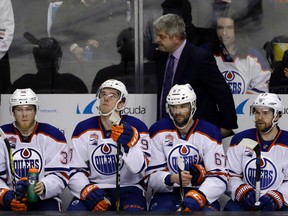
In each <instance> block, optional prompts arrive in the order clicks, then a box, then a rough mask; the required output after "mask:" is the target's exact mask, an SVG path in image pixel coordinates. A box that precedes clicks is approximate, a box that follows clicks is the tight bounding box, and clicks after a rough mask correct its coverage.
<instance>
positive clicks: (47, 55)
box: [11, 33, 88, 93]
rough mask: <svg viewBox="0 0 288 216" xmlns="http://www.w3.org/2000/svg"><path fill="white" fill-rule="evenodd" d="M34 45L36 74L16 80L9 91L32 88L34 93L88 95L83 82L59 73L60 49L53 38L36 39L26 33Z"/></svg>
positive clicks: (67, 74)
mask: <svg viewBox="0 0 288 216" xmlns="http://www.w3.org/2000/svg"><path fill="white" fill-rule="evenodd" d="M25 36H26V37H27V38H28V39H29V40H30V42H31V43H32V44H33V45H34V47H33V56H34V60H35V63H36V67H37V73H36V74H24V75H23V76H22V77H20V78H19V79H17V80H16V81H15V82H14V83H13V85H12V87H11V89H12V91H15V90H16V89H18V88H32V89H34V91H35V92H36V93H88V89H87V87H86V85H85V84H84V82H83V81H82V80H81V79H80V78H78V77H77V76H75V75H73V74H69V73H64V74H61V73H59V68H60V63H61V58H62V48H61V46H60V45H59V43H58V42H57V41H56V40H55V39H54V38H41V39H39V40H38V39H36V38H35V37H34V36H33V35H31V34H28V33H26V34H25Z"/></svg>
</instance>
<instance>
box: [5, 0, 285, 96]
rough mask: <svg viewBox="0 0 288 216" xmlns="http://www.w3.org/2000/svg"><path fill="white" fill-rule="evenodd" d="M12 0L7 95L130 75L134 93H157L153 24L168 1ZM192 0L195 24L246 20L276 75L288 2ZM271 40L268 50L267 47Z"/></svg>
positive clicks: (66, 89)
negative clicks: (226, 17) (225, 14)
mask: <svg viewBox="0 0 288 216" xmlns="http://www.w3.org/2000/svg"><path fill="white" fill-rule="evenodd" d="M11 2H12V5H13V11H14V20H15V31H14V39H13V41H12V43H11V46H10V48H9V52H8V53H9V62H10V70H9V69H8V70H7V69H5V72H6V73H9V72H10V79H11V84H12V86H11V88H9V90H7V91H6V92H2V93H11V92H13V90H14V89H15V88H23V87H30V88H32V89H34V90H35V92H36V93H95V92H96V91H97V88H98V87H99V85H100V84H101V83H102V82H103V81H105V80H106V79H109V78H116V79H120V80H122V81H123V82H124V83H125V84H126V85H127V88H128V91H129V92H130V93H156V92H157V78H156V71H155V62H154V60H155V59H154V58H153V52H154V50H155V48H156V47H155V39H154V33H153V26H152V23H153V21H154V20H155V19H156V18H157V17H159V16H161V15H162V14H163V13H164V12H165V11H163V5H162V6H161V4H162V3H163V2H164V0H85V1H81V0H63V1H61V0H24V1H23V0H11ZM176 2H181V1H180V0H177V1H176ZM189 2H190V4H191V13H190V14H191V17H192V22H191V23H192V24H193V25H194V26H195V27H197V28H201V29H205V28H214V27H215V25H213V24H214V23H215V17H216V16H217V15H218V14H219V13H220V12H222V11H223V10H226V9H227V8H229V10H230V12H232V13H233V14H234V16H236V17H237V19H238V22H237V23H238V24H239V28H240V29H241V37H243V38H245V46H251V47H254V48H255V49H257V50H259V52H260V53H261V54H262V55H263V57H264V58H265V59H266V57H267V59H268V60H269V61H270V62H269V61H267V62H268V63H270V66H271V68H270V70H271V72H273V70H274V69H275V65H273V64H272V62H273V61H274V59H273V58H274V56H273V53H272V52H273V49H274V48H275V46H274V45H275V41H274V43H273V41H272V39H273V38H275V37H276V36H281V35H288V32H287V31H288V30H287V24H286V20H287V18H288V17H287V16H288V15H287V9H288V1H284V0H269V1H268V0H264V1H259V0H243V1H236V0H235V1H234V0H232V1H231V0H230V1H229V0H223V1H220V0H190V1H189ZM186 9H187V8H186ZM181 10H184V8H182V9H181ZM173 11H175V10H172V11H170V12H173ZM176 11H177V10H176ZM166 12H167V11H166ZM168 12H169V10H168ZM50 37H53V38H54V39H55V40H51V38H50ZM279 40H280V42H281V43H282V42H283V43H284V42H285V43H286V42H288V41H281V40H282V38H281V39H279ZM243 41H244V40H243ZM271 41H272V43H268V45H270V46H266V50H265V49H264V45H265V44H266V45H267V43H266V42H271ZM277 42H279V41H277ZM243 43H244V42H243ZM267 47H268V48H271V49H270V50H269V49H268V48H267ZM286 48H287V47H286ZM280 55H281V54H280ZM282 56H283V54H282ZM282 56H281V57H282ZM287 56H288V55H287ZM281 57H280V58H281ZM280 60H282V59H280ZM273 67H274V68H273ZM3 70H4V67H3V68H2V69H1V72H2V71H3ZM3 74H4V71H3V72H2V76H3ZM284 78H285V77H284ZM284 78H283V79H284ZM287 85H288V83H287ZM285 91H286V90H283V91H282V92H277V93H286V92H285Z"/></svg>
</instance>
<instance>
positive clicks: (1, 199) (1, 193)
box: [0, 188, 27, 212]
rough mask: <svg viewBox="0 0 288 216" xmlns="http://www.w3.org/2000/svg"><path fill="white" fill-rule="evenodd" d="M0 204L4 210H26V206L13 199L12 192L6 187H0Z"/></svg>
mask: <svg viewBox="0 0 288 216" xmlns="http://www.w3.org/2000/svg"><path fill="white" fill-rule="evenodd" d="M0 204H1V205H2V206H3V208H4V209H6V210H12V211H19V212H24V211H27V206H26V204H25V203H22V202H20V201H18V200H16V199H15V195H14V192H13V191H12V190H8V189H6V188H3V189H0Z"/></svg>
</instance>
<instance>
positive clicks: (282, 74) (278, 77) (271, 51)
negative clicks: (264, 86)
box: [264, 35, 288, 94]
mask: <svg viewBox="0 0 288 216" xmlns="http://www.w3.org/2000/svg"><path fill="white" fill-rule="evenodd" d="M264 50H265V51H266V58H267V60H268V61H269V63H270V66H271V68H272V70H273V72H272V74H271V78H270V83H269V91H270V92H273V93H276V94H288V36H287V35H280V36H276V37H274V38H273V39H272V40H271V41H268V42H266V43H265V44H264Z"/></svg>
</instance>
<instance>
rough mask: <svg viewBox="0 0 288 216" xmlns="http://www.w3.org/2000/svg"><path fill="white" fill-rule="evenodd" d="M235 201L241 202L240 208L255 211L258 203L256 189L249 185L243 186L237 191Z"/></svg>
mask: <svg viewBox="0 0 288 216" xmlns="http://www.w3.org/2000/svg"><path fill="white" fill-rule="evenodd" d="M235 199H236V200H237V201H238V202H239V204H240V206H241V207H242V208H243V209H244V210H246V211H251V210H254V204H255V202H256V194H255V191H254V189H253V188H252V187H251V186H250V185H248V184H242V185H240V186H239V187H238V188H237V189H236V193H235Z"/></svg>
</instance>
